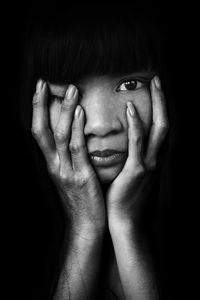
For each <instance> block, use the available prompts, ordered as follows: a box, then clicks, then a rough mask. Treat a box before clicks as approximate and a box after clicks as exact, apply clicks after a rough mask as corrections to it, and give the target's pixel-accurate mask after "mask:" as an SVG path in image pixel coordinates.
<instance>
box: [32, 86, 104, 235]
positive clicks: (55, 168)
mask: <svg viewBox="0 0 200 300" xmlns="http://www.w3.org/2000/svg"><path fill="white" fill-rule="evenodd" d="M47 100H48V88H47V84H46V83H45V82H43V81H41V80H40V81H39V82H38V84H37V89H36V93H35V94H34V97H33V119H32V133H33V136H34V137H35V139H36V141H37V143H38V145H39V147H40V148H41V150H42V152H43V154H44V157H45V159H46V162H47V167H48V170H49V173H50V175H51V177H52V179H53V181H54V183H55V184H56V186H57V189H58V192H59V195H60V197H61V200H62V204H63V208H64V211H65V213H66V215H68V217H69V218H70V221H71V224H72V227H73V228H74V230H76V231H77V232H80V230H81V231H82V232H83V230H85V232H87V233H88V234H90V233H91V232H90V231H96V230H97V231H98V230H100V229H102V228H104V226H105V219H106V218H105V207H104V200H103V194H102V191H101V188H100V184H99V182H98V180H97V177H96V173H95V171H94V170H93V168H92V166H91V164H90V162H89V159H88V155H87V149H86V145H85V139H84V133H83V128H84V111H83V109H82V107H81V106H80V105H77V102H78V90H77V88H76V87H75V86H73V85H69V87H68V89H67V92H66V94H65V97H64V100H63V102H62V106H61V111H60V116H59V120H58V123H57V126H56V127H55V128H54V129H52V130H50V128H49V125H48V124H49V120H48V103H47ZM74 112H75V113H74ZM52 131H53V132H52Z"/></svg>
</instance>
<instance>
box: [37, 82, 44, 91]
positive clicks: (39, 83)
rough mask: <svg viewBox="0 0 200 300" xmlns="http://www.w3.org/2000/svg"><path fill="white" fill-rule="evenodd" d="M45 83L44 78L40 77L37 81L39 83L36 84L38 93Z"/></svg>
mask: <svg viewBox="0 0 200 300" xmlns="http://www.w3.org/2000/svg"><path fill="white" fill-rule="evenodd" d="M43 83H44V81H43V80H42V79H39V80H38V81H37V84H36V93H39V92H40V91H41V89H42V87H43Z"/></svg>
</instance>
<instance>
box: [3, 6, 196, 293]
mask: <svg viewBox="0 0 200 300" xmlns="http://www.w3.org/2000/svg"><path fill="white" fill-rule="evenodd" d="M129 2H131V1H129ZM131 3H132V6H130V7H129V6H128V8H127V4H126V3H125V2H124V1H123V3H120V4H118V3H117V2H116V3H115V5H122V8H123V9H130V8H132V9H134V4H133V2H131ZM54 5H55V4H54ZM148 5H149V13H151V11H152V10H154V9H155V10H156V11H157V12H158V15H159V18H160V20H162V22H164V23H165V24H166V25H165V26H166V29H167V31H166V32H167V40H168V47H169V49H168V51H169V57H170V60H169V72H170V78H171V83H172V88H173V93H174V96H175V97H174V99H175V106H176V113H177V126H178V136H177V143H176V149H175V153H174V159H173V162H172V163H173V178H172V180H173V196H172V201H171V212H170V215H169V228H170V230H169V234H170V241H169V245H168V248H167V250H166V255H167V261H169V263H170V266H171V274H170V276H171V287H170V290H171V291H172V293H171V296H170V298H169V299H183V298H185V297H186V298H187V299H193V297H194V293H195V291H198V289H197V287H198V275H196V272H195V271H196V269H197V270H198V267H197V261H198V255H197V244H198V239H199V232H198V219H199V210H198V202H199V193H198V190H199V183H198V179H199V168H198V165H197V164H198V161H199V156H198V151H197V145H198V140H199V126H198V122H199V119H200V117H199V110H198V109H199V108H198V102H199V82H198V79H199V67H198V66H197V64H198V60H199V57H198V55H197V45H198V42H199V30H198V25H199V24H198V23H199V20H198V18H199V16H198V9H197V7H196V6H194V4H193V3H192V2H191V1H190V2H188V3H187V4H183V3H181V4H178V3H176V5H175V1H174V3H170V2H162V3H161V2H160V3H159V4H157V3H154V4H151V3H149V4H148ZM105 7H106V6H105ZM63 9H65V7H63ZM42 13H47V10H45V7H41V4H40V3H36V2H35V3H34V5H33V4H32V5H31V4H30V3H27V4H24V5H21V6H20V5H16V6H13V5H11V4H10V5H7V7H6V8H5V9H3V10H2V11H1V17H2V25H1V29H2V35H1V50H2V51H3V54H2V56H1V72H2V74H1V75H2V81H1V83H2V85H1V97H2V99H1V121H2V125H1V126H2V128H1V129H2V130H1V149H2V150H3V154H2V156H1V175H2V180H1V182H2V193H1V203H2V210H1V215H2V221H3V222H2V229H3V233H4V235H5V242H4V241H3V242H2V248H3V249H5V254H3V255H2V261H3V263H4V264H5V272H4V271H3V276H4V278H5V283H6V294H5V295H6V296H5V297H3V299H15V298H19V299H43V297H42V290H43V281H42V274H43V269H42V268H43V258H44V257H45V251H46V245H47V240H48V235H49V234H50V233H49V231H50V230H49V224H50V220H49V217H48V212H47V211H46V210H45V205H44V203H43V199H42V196H40V186H39V182H38V179H37V173H36V172H35V167H34V163H33V161H32V160H31V157H30V155H29V153H28V151H27V145H26V141H25V139H24V135H23V133H22V131H21V127H20V122H19V117H18V103H19V91H20V85H21V78H20V66H21V59H22V56H21V53H22V49H23V46H24V40H23V38H24V32H25V28H26V24H27V20H28V16H29V15H36V16H37V14H42ZM55 13H56V11H55ZM67 13H68V12H67V10H66V17H67ZM4 204H5V206H4ZM7 286H8V287H7ZM44 299H45V298H44Z"/></svg>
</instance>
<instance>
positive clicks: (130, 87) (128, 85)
mask: <svg viewBox="0 0 200 300" xmlns="http://www.w3.org/2000/svg"><path fill="white" fill-rule="evenodd" d="M125 86H126V88H127V90H133V89H135V87H136V82H135V81H128V82H126V83H125Z"/></svg>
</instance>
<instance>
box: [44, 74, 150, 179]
mask: <svg viewBox="0 0 200 300" xmlns="http://www.w3.org/2000/svg"><path fill="white" fill-rule="evenodd" d="M152 75H153V74H152V73H150V72H138V73H133V74H129V75H125V76H92V77H88V78H86V79H84V80H82V81H80V82H79V83H76V84H75V85H76V86H77V87H78V90H79V95H80V101H79V104H81V106H82V107H83V109H84V112H85V127H84V134H85V141H86V145H87V149H88V154H89V157H90V160H91V164H92V165H93V167H94V169H95V171H96V173H97V175H98V177H99V179H100V181H101V183H108V182H111V181H113V180H114V179H115V178H116V176H117V175H118V174H119V173H120V171H121V170H122V168H123V166H124V164H125V162H126V159H127V155H128V123H127V118H126V103H127V102H128V101H132V102H133V104H134V105H135V107H136V109H137V112H138V115H139V117H140V119H141V124H142V128H143V135H144V139H145V137H147V135H148V131H149V129H150V126H151V118H152V106H151V95H150V90H149V82H150V79H151V78H152ZM49 89H50V94H51V95H53V96H52V97H51V101H50V102H49V114H50V126H51V128H52V129H53V128H55V126H56V124H57V122H58V119H59V115H60V109H61V103H62V101H61V100H62V97H63V96H64V94H65V92H66V89H67V85H66V86H60V85H55V84H49ZM105 150H110V151H107V152H102V151H105ZM95 151H98V152H95Z"/></svg>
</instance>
